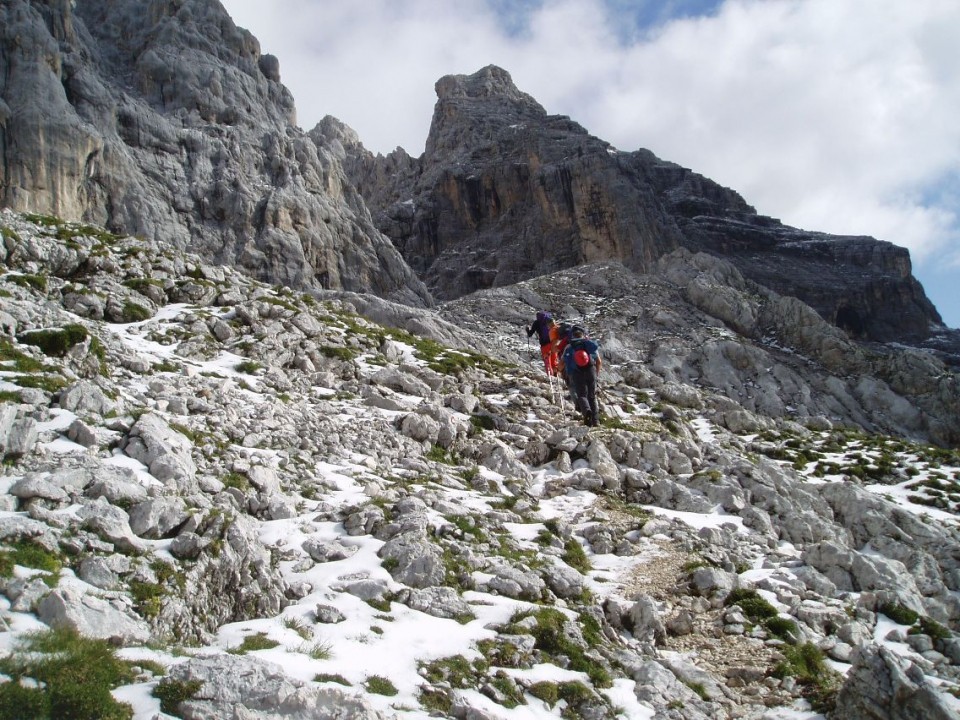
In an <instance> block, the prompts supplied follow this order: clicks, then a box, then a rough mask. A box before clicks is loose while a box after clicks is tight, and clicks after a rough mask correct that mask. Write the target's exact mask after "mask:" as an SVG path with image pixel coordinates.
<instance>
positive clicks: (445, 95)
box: [434, 65, 547, 115]
mask: <svg viewBox="0 0 960 720" xmlns="http://www.w3.org/2000/svg"><path fill="white" fill-rule="evenodd" d="M434 87H435V88H436V91H437V97H438V98H439V99H440V100H448V99H450V98H497V99H502V100H508V101H510V102H513V103H515V104H516V105H518V106H521V105H522V106H525V107H527V108H529V109H530V110H531V111H535V112H537V113H538V114H540V115H546V114H547V111H546V110H544V109H543V107H542V106H541V105H540V103H538V102H537V101H536V100H534V99H533V97H531V96H530V95H528V94H527V93H525V92H521V91H520V90H519V89H518V88H517V86H516V85H514V83H513V78H512V77H510V73H508V72H507V71H506V70H504V69H503V68H501V67H497V66H496V65H487V66H486V67H485V68H482V69H480V70H478V71H477V72H475V73H473V74H472V75H444V76H443V77H442V78H440V79H439V80H437V83H436V85H435V86H434Z"/></svg>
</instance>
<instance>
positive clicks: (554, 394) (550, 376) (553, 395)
mask: <svg viewBox="0 0 960 720" xmlns="http://www.w3.org/2000/svg"><path fill="white" fill-rule="evenodd" d="M547 382H549V383H550V402H552V403H553V404H554V405H556V404H557V390H556V387H555V386H554V384H553V373H551V372H550V371H549V370H548V371H547Z"/></svg>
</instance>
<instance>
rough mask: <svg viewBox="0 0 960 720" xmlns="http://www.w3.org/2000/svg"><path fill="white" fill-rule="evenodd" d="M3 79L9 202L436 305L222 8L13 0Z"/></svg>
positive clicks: (0, 66)
mask: <svg viewBox="0 0 960 720" xmlns="http://www.w3.org/2000/svg"><path fill="white" fill-rule="evenodd" d="M0 77H2V84H0V100H2V103H0V115H2V122H0V148H2V153H3V162H2V173H3V175H2V177H0V204H2V205H3V206H5V207H11V208H14V209H17V210H24V211H30V212H36V213H52V214H54V215H57V216H59V217H63V218H68V219H72V220H85V221H88V222H95V223H97V224H99V225H103V226H106V227H109V228H110V229H112V230H115V231H118V232H124V233H129V234H137V235H142V236H144V237H148V238H151V239H156V240H161V241H163V242H166V243H168V244H169V245H170V246H171V247H175V248H177V249H181V250H182V249H190V250H191V251H194V252H197V253H199V254H201V255H202V256H203V257H204V258H206V259H207V260H208V261H210V262H214V263H217V264H229V265H232V266H236V267H241V268H243V269H244V270H246V271H247V272H249V273H250V274H252V275H253V276H255V277H257V278H259V279H261V280H265V281H270V282H275V283H282V284H285V285H287V286H290V287H297V288H307V287H327V288H334V289H345V290H352V291H358V292H370V293H375V294H378V295H381V296H384V297H390V298H393V299H395V300H399V301H402V302H406V303H410V304H415V305H429V304H430V303H431V299H430V296H429V293H427V291H426V289H425V288H424V286H423V284H422V283H421V282H420V281H419V280H418V279H417V278H416V277H415V276H414V275H413V273H412V272H411V271H410V269H409V268H408V267H407V266H406V264H405V263H404V262H403V260H402V258H401V257H400V256H399V254H398V253H397V252H396V250H395V249H394V247H393V245H392V244H391V243H390V242H389V240H387V239H386V238H385V237H383V236H382V235H381V234H380V233H379V232H377V230H376V229H375V228H374V227H373V224H372V222H371V219H370V216H369V212H368V211H367V209H366V206H365V205H364V203H363V201H362V200H361V198H360V197H359V196H358V195H357V194H356V192H355V190H354V189H353V187H352V185H351V184H350V183H349V182H348V181H347V180H346V178H345V177H344V174H343V171H342V169H341V167H340V165H339V163H338V162H337V160H336V159H335V158H333V157H332V156H331V155H329V154H328V153H325V152H323V151H322V150H318V149H317V147H316V145H315V144H314V143H313V142H311V141H310V139H309V138H308V137H307V136H306V135H305V134H304V133H303V132H302V131H300V130H299V129H298V128H296V127H295V122H296V118H295V109H294V105H293V98H292V97H291V95H290V93H289V92H288V91H287V89H286V88H285V87H284V86H283V85H282V84H281V83H280V71H279V64H278V62H277V60H276V58H274V57H272V56H270V55H262V54H261V52H260V48H259V44H258V43H257V41H256V39H255V38H254V37H253V36H252V35H250V33H249V32H247V31H245V30H241V29H239V28H237V27H236V26H235V25H234V24H233V21H232V20H231V19H230V17H229V16H228V15H227V13H226V11H225V10H224V9H223V7H222V6H221V5H220V3H219V2H217V1H216V0H184V1H183V2H171V1H170V0H151V1H150V2H147V3H143V2H139V1H133V0H108V1H107V2H101V1H100V0H79V2H67V1H66V0H63V1H62V2H61V1H60V0H56V1H53V2H45V3H34V2H27V1H26V0H11V2H5V3H3V5H2V7H0Z"/></svg>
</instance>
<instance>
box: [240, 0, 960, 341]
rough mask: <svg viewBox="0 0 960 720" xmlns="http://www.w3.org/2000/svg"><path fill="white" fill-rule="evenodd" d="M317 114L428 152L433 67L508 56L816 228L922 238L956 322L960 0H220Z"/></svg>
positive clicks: (624, 137)
mask: <svg viewBox="0 0 960 720" xmlns="http://www.w3.org/2000/svg"><path fill="white" fill-rule="evenodd" d="M222 2H223V4H224V6H225V7H226V8H227V10H228V11H229V12H230V14H231V15H232V16H233V18H234V20H235V21H236V23H237V24H238V25H240V26H242V27H245V28H247V29H249V30H251V31H252V32H253V34H254V35H255V36H256V37H257V38H258V39H259V40H260V44H261V47H262V49H263V51H264V52H269V53H273V54H274V55H276V56H277V57H278V58H279V59H280V71H281V77H282V80H283V82H284V84H286V85H287V87H289V88H290V90H291V91H292V92H293V95H294V97H295V99H296V103H297V111H298V121H299V123H300V125H301V126H302V127H304V128H305V129H309V128H311V127H313V125H314V124H316V123H317V122H318V121H319V120H320V119H321V118H322V117H323V116H324V115H333V116H335V117H337V118H339V119H340V120H342V121H343V122H345V123H347V124H348V125H350V126H351V127H352V128H353V129H354V130H356V131H357V133H358V134H359V135H360V138H361V140H362V141H363V143H364V145H365V146H366V147H367V148H368V149H369V150H371V151H373V152H380V153H387V152H390V151H391V150H393V149H394V148H396V147H398V146H399V147H403V148H404V149H405V150H406V151H407V152H409V153H410V154H411V155H414V156H416V155H419V154H420V153H421V152H423V147H424V143H425V141H426V137H427V131H428V129H429V125H430V118H431V115H432V112H433V105H434V103H435V101H436V94H435V93H434V90H433V87H434V83H435V82H436V81H437V80H438V79H439V78H440V77H441V76H443V75H447V74H470V73H473V72H475V71H476V70H479V69H480V68H482V67H484V66H486V65H489V64H495V65H499V66H500V67H502V68H504V69H506V70H507V71H509V72H510V74H511V75H512V77H513V80H514V83H515V84H516V85H517V87H518V88H520V89H521V90H523V91H524V92H527V93H529V94H530V95H532V96H533V97H534V98H536V99H537V100H538V101H539V102H540V104H541V105H543V106H544V107H545V108H546V110H547V112H549V113H554V114H561V115H569V116H570V117H571V118H573V119H574V120H576V121H577V122H579V123H580V124H581V125H583V126H584V127H585V128H586V129H587V130H588V131H589V132H590V133H591V134H592V135H595V136H597V137H600V138H602V139H604V140H607V141H608V142H611V143H612V144H613V145H615V146H616V147H618V148H619V149H621V150H636V149H638V148H647V149H649V150H652V151H653V152H654V153H656V154H657V155H658V156H660V157H661V158H663V159H665V160H670V161H673V162H676V163H679V164H681V165H683V166H685V167H689V168H691V169H693V170H695V171H696V172H699V173H701V174H703V175H706V176H707V177H709V178H711V179H713V180H716V181H717V182H719V183H721V184H722V185H725V186H727V187H730V188H733V189H734V190H736V191H737V192H739V193H740V194H741V195H743V196H744V198H745V199H746V200H747V202H749V203H750V204H751V205H753V206H754V207H755V208H756V209H757V211H758V212H760V213H761V214H764V215H770V216H773V217H777V218H779V219H781V220H782V221H783V222H785V223H787V224H789V225H794V226H796V227H801V228H804V229H807V230H821V231H824V232H831V233H845V234H856V235H872V236H874V237H876V238H878V239H880V240H887V241H890V242H892V243H895V244H897V245H902V246H904V247H907V248H909V249H910V253H911V258H912V260H913V266H914V274H915V275H916V276H917V277H918V278H919V279H920V281H921V282H922V283H923V285H924V288H925V289H926V291H927V294H928V296H929V297H930V298H931V300H933V302H934V304H935V305H936V306H937V309H938V310H939V311H940V313H941V315H942V316H943V318H944V320H945V322H946V323H947V324H948V325H950V326H951V327H960V53H958V52H957V51H956V49H955V44H956V39H957V38H958V37H960V2H957V0H350V2H341V1H340V0H270V2H264V1H263V0H222Z"/></svg>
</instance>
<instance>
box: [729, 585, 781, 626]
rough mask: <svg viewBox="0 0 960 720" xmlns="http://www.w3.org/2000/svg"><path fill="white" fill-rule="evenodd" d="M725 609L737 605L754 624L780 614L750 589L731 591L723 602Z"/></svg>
mask: <svg viewBox="0 0 960 720" xmlns="http://www.w3.org/2000/svg"><path fill="white" fill-rule="evenodd" d="M723 604H724V605H725V606H726V607H730V606H731V605H738V606H740V609H741V610H743V613H744V615H746V616H747V617H748V618H750V619H751V620H753V622H755V623H759V622H762V621H764V620H766V619H768V618H775V617H777V616H778V615H779V614H780V613H779V612H778V611H777V609H776V608H775V607H774V606H773V605H771V604H770V603H769V602H768V601H767V600H766V599H765V598H763V597H762V596H761V595H760V593H758V592H757V591H756V590H752V589H750V588H736V589H735V590H731V591H730V594H729V595H727V597H726V599H725V600H724V601H723Z"/></svg>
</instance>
